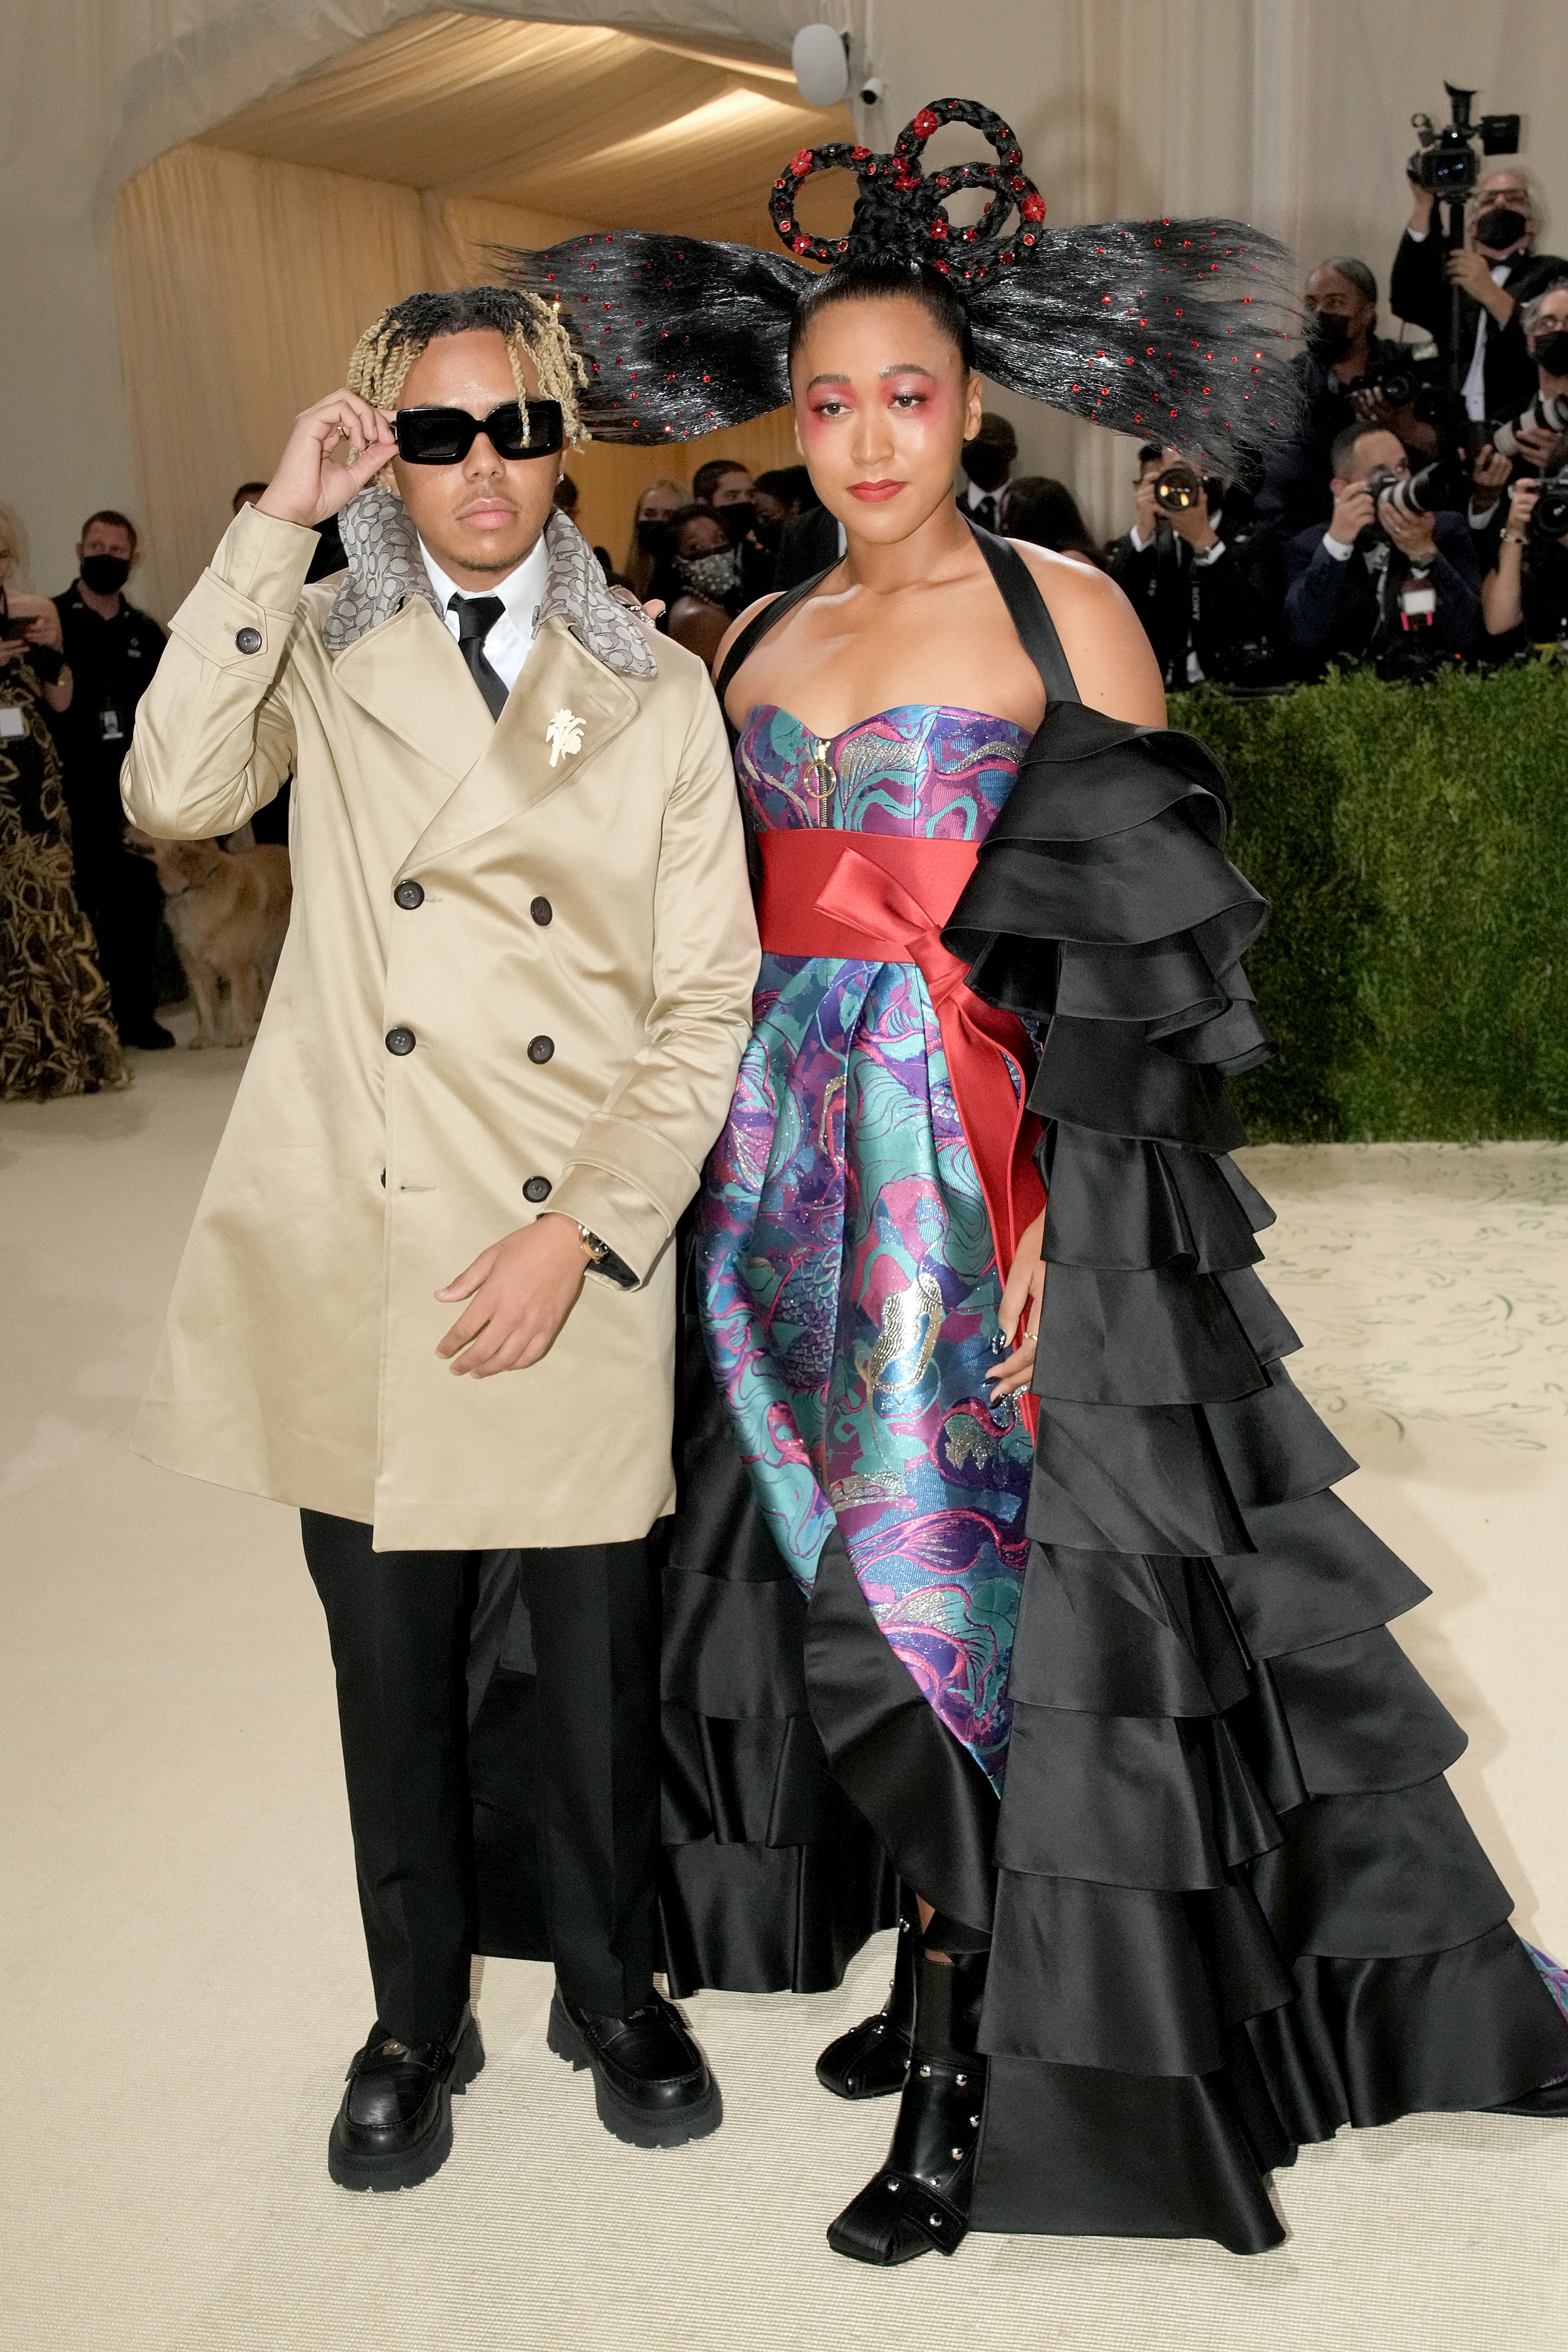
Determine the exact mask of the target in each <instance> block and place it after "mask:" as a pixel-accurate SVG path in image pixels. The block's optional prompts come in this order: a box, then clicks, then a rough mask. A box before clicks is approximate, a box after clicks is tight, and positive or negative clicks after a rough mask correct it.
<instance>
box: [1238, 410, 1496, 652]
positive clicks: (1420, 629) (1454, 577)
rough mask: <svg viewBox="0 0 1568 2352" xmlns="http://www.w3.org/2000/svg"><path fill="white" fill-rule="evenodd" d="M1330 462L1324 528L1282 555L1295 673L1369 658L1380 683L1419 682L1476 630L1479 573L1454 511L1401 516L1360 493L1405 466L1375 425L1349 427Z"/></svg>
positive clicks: (1383, 499) (1376, 497)
mask: <svg viewBox="0 0 1568 2352" xmlns="http://www.w3.org/2000/svg"><path fill="white" fill-rule="evenodd" d="M1332 465H1333V478H1332V488H1333V494H1334V505H1333V512H1332V515H1331V518H1330V520H1329V527H1328V529H1327V530H1320V528H1319V527H1318V525H1317V524H1316V523H1313V524H1311V525H1310V528H1309V529H1308V530H1303V531H1300V532H1299V533H1298V534H1297V536H1296V537H1295V538H1294V539H1292V540H1291V541H1289V545H1288V546H1287V548H1286V550H1285V568H1286V582H1287V585H1286V590H1285V626H1286V629H1287V632H1288V633H1289V637H1290V640H1291V643H1292V644H1293V645H1294V646H1296V648H1297V651H1298V654H1299V656H1300V664H1301V667H1302V670H1303V672H1304V674H1305V675H1306V676H1308V677H1321V675H1322V673H1323V671H1324V670H1325V669H1326V668H1327V667H1328V665H1329V664H1330V662H1331V661H1339V662H1360V661H1371V662H1372V663H1373V665H1374V666H1375V667H1376V668H1377V670H1378V672H1379V674H1380V675H1382V676H1384V677H1421V676H1425V675H1426V674H1428V673H1429V672H1431V671H1432V670H1434V669H1436V667H1439V666H1440V665H1441V664H1442V663H1443V662H1445V661H1447V660H1451V659H1452V658H1453V657H1454V656H1457V655H1459V654H1463V653H1465V652H1468V649H1469V648H1470V646H1473V645H1474V644H1475V643H1476V641H1477V639H1478V637H1479V634H1480V626H1481V605H1480V575H1479V571H1478V569H1477V566H1476V559H1475V553H1474V551H1473V549H1472V548H1471V545H1470V533H1469V527H1468V524H1467V523H1466V521H1465V519H1464V517H1463V515H1458V514H1434V515H1426V514H1415V515H1405V514H1402V513H1401V512H1400V511H1399V509H1398V508H1396V507H1395V506H1394V505H1393V504H1391V502H1390V500H1389V498H1388V496H1387V493H1386V491H1384V492H1383V493H1382V494H1379V493H1378V492H1377V490H1376V488H1375V486H1373V487H1369V484H1371V483H1372V478H1373V476H1374V475H1376V474H1379V473H1382V472H1387V473H1389V474H1392V475H1395V476H1400V477H1403V476H1405V475H1407V474H1408V473H1409V470H1410V466H1409V460H1408V459H1407V458H1406V457H1405V451H1404V448H1403V446H1401V444H1400V442H1399V440H1398V439H1397V437H1396V436H1394V434H1392V433H1389V432H1387V431H1385V430H1384V428H1383V427H1381V426H1379V425H1350V426H1348V427H1347V428H1346V430H1345V431H1344V432H1343V433H1342V434H1341V435H1340V436H1339V439H1338V440H1337V441H1336V442H1335V443H1334V446H1333V454H1332Z"/></svg>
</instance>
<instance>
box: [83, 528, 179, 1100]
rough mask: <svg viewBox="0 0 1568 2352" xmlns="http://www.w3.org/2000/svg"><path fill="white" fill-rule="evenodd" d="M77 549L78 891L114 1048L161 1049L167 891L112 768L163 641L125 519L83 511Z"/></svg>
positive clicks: (165, 1041) (124, 747)
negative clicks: (134, 838)
mask: <svg viewBox="0 0 1568 2352" xmlns="http://www.w3.org/2000/svg"><path fill="white" fill-rule="evenodd" d="M76 554H77V576H76V578H75V579H74V580H73V581H72V582H71V584H70V586H69V587H68V588H66V589H63V590H62V591H61V593H59V595H58V596H57V597H56V598H55V600H54V601H55V604H56V607H57V609H58V613H59V616H60V632H61V635H62V637H63V639H64V643H65V656H66V659H67V661H68V663H69V665H70V668H71V675H72V677H74V678H75V680H76V692H75V694H74V695H73V696H72V698H71V706H70V709H69V710H68V712H67V713H66V714H65V716H64V718H63V719H61V721H60V727H59V732H60V739H61V742H62V745H63V748H64V751H65V771H66V772H65V790H66V805H67V807H68V809H69V811H70V820H71V836H72V847H73V851H74V855H75V859H76V884H77V895H78V897H79V899H80V901H81V904H82V908H83V910H84V912H85V913H86V915H87V917H88V919H89V921H90V923H91V924H92V928H93V929H94V931H95V932H96V933H97V935H98V948H99V958H100V962H101V964H102V966H103V976H104V978H105V980H107V981H108V982H109V992H110V998H111V1000H112V1002H113V1006H114V1024H115V1026H116V1028H117V1029H118V1030H119V1032H120V1038H121V1044H122V1045H135V1046H137V1047H139V1048H140V1049H141V1050H142V1052H143V1053H162V1052H165V1051H166V1050H167V1049H168V1047H170V1046H171V1045H173V1044H174V1037H173V1035H172V1034H171V1033H170V1032H169V1031H168V1030H167V1029H165V1028H164V1026H163V1023H162V1022H161V1021H160V1020H159V1019H158V1018H157V1010H156V1006H155V1004H154V1003H153V997H154V994H155V985H154V980H153V958H154V955H155V952H156V949H157V940H158V926H159V924H160V923H161V922H162V921H163V892H162V890H160V888H159V887H158V877H157V876H156V874H154V873H153V868H152V866H151V865H150V864H149V863H148V861H147V859H146V858H144V857H136V856H132V853H131V852H130V851H129V850H128V849H127V848H126V846H125V811H124V809H123V808H122V807H121V802H120V769H121V761H123V760H124V758H125V754H126V752H127V751H128V750H129V749H130V745H131V736H132V729H133V728H134V726H135V724H136V706H137V704H138V703H139V702H140V701H141V699H142V696H143V695H144V694H145V692H146V691H147V688H149V687H150V686H151V685H152V683H153V671H154V670H155V669H156V668H157V667H158V663H159V661H160V659H161V658H162V656H163V647H164V646H165V644H166V643H167V639H166V638H165V636H164V635H163V630H162V629H161V628H160V627H159V625H158V624H157V622H156V621H154V620H153V618H152V616H151V614H147V613H143V612H142V611H141V610H139V608H138V607H137V606H136V605H134V604H132V603H131V601H130V599H129V597H127V596H125V595H124V594H122V593H121V591H122V590H123V589H124V587H125V584H126V582H127V581H128V580H129V579H130V577H131V574H132V572H134V571H135V569H136V566H137V564H138V563H139V562H141V560H142V550H141V546H140V543H139V541H138V540H137V536H136V526H135V524H134V523H133V522H132V520H130V518H129V517H128V516H126V515H122V514H121V512H120V511H119V509H117V508H112V507H103V508H100V509H99V511H98V512H97V513H96V514H90V515H89V517H88V519H87V520H86V522H84V523H83V525H82V528H81V537H80V539H79V541H78V542H77V551H76Z"/></svg>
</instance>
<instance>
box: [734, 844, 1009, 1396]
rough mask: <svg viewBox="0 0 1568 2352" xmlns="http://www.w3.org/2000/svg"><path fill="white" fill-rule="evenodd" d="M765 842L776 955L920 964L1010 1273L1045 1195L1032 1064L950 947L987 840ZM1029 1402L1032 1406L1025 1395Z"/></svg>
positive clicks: (1000, 1256)
mask: <svg viewBox="0 0 1568 2352" xmlns="http://www.w3.org/2000/svg"><path fill="white" fill-rule="evenodd" d="M757 845H758V847H759V849H760V851H761V853H762V860H763V891H762V900H761V903H760V905H759V907H758V909H757V924H758V929H760V931H761V932H762V939H763V947H764V948H765V949H766V950H768V951H769V953H770V954H773V955H786V956H841V957H844V958H845V959H846V960H848V961H855V962H867V963H912V964H913V965H914V966H915V967H916V969H917V970H918V971H919V972H920V975H921V979H922V980H923V981H924V982H925V984H926V991H927V993H928V994H929V996H930V998H931V1004H932V1006H933V1008H934V1010H935V1013H936V1017H937V1022H938V1024H939V1025H940V1027H941V1030H942V1050H943V1052H944V1053H945V1054H946V1055H947V1069H948V1076H949V1077H950V1078H951V1080H952V1093H953V1099H954V1101H955V1102H956V1104H957V1106H958V1116H959V1118H960V1120H961V1122H962V1124H963V1135H964V1140H965V1141H966V1142H967V1144H968V1146H969V1153H970V1157H971V1159H972V1160H973V1162H974V1171H975V1174H976V1175H977V1176H978V1177H979V1180H980V1190H981V1192H982V1193H983V1195H984V1201H985V1208H986V1213H987V1214H988V1216H989V1217H990V1220H991V1233H992V1237H993V1239H994V1242H995V1244H996V1262H997V1265H998V1266H999V1267H1000V1269H1001V1272H1002V1275H1003V1276H1004V1277H1005V1276H1006V1273H1007V1269H1008V1268H1009V1266H1010V1265H1012V1263H1013V1257H1014V1254H1015V1252H1016V1249H1017V1246H1018V1236H1019V1235H1020V1234H1022V1233H1023V1232H1024V1230H1025V1228H1026V1226H1027V1225H1029V1224H1031V1223H1033V1222H1034V1220H1035V1218H1036V1217H1037V1216H1038V1215H1039V1213H1040V1211H1041V1209H1042V1208H1043V1207H1044V1206H1045V1201H1046V1194H1045V1188H1044V1186H1043V1185H1042V1184H1041V1182H1040V1178H1039V1172H1038V1171H1037V1168H1036V1166H1035V1161H1034V1156H1033V1155H1034V1147H1035V1144H1036V1142H1037V1139H1038V1136H1039V1131H1040V1122H1039V1120H1038V1119H1037V1118H1035V1117H1034V1116H1033V1114H1032V1113H1031V1112H1029V1111H1028V1110H1026V1108H1025V1107H1024V1097H1025V1096H1026V1093H1027V1091H1028V1079H1029V1072H1030V1066H1031V1063H1032V1060H1033V1055H1032V1054H1031V1052H1030V1047H1029V1041H1028V1038H1027V1036H1026V1034H1025V1031H1024V1029H1023V1026H1022V1024H1020V1023H1019V1022H1017V1021H1016V1020H1015V1019H1014V1017H1013V1015H1012V1014H1011V1013H1002V1012H999V1011H998V1010H997V1009H996V1007H995V1006H994V1005H991V1004H987V1003H985V1002H984V999H983V998H981V997H978V996H976V995H975V993H974V992H973V989H972V988H968V987H966V986H965V985H964V978H963V975H964V972H965V971H966V970H967V966H966V965H964V964H963V963H962V962H961V961H960V960H959V959H958V957H957V956H955V955H950V954H949V953H948V951H947V950H946V949H945V948H944V947H943V946H942V925H943V924H944V923H945V922H946V921H947V920H948V919H949V918H950V916H951V915H952V910H953V908H954V907H956V906H957V904H958V900H959V897H960V894H961V892H962V891H963V886H964V884H965V883H966V882H967V881H968V879H969V877H970V876H971V875H972V874H973V871H974V861H975V858H976V856H978V854H979V845H978V843H976V842H973V841H921V840H915V839H912V838H910V836H909V835H905V834H892V833H837V832H832V831H830V830H829V829H828V828H827V827H826V826H801V827H800V828H799V829H790V830H785V831H782V832H777V833H763V834H760V835H758V836H757ZM1021 1402H1026V1404H1027V1405H1028V1406H1030V1407H1032V1406H1033V1404H1034V1399H1033V1398H1032V1397H1028V1396H1027V1395H1026V1396H1025V1397H1024V1398H1023V1399H1021Z"/></svg>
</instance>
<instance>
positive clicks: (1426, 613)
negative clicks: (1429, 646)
mask: <svg viewBox="0 0 1568 2352" xmlns="http://www.w3.org/2000/svg"><path fill="white" fill-rule="evenodd" d="M1436 617H1437V591H1436V588H1434V587H1433V585H1432V582H1431V578H1430V575H1429V574H1428V573H1427V572H1412V573H1411V574H1410V577H1409V579H1408V580H1407V581H1406V582H1405V585H1404V587H1403V588H1402V589H1401V590H1400V592H1399V625H1400V627H1401V628H1402V629H1429V628H1430V627H1431V626H1432V625H1433V623H1434V622H1435V621H1436Z"/></svg>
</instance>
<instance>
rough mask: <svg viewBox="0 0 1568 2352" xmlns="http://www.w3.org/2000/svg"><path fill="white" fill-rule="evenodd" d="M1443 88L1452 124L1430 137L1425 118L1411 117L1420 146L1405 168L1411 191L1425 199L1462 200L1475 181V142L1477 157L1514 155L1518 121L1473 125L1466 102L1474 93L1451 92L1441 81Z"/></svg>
mask: <svg viewBox="0 0 1568 2352" xmlns="http://www.w3.org/2000/svg"><path fill="white" fill-rule="evenodd" d="M1443 87H1444V89H1446V90H1447V93H1448V102H1449V104H1450V105H1451V106H1452V108H1453V110H1454V119H1453V121H1451V122H1449V123H1447V124H1445V126H1444V128H1443V129H1442V130H1441V131H1435V130H1434V129H1433V128H1432V118H1431V116H1430V115H1429V114H1413V115H1412V116H1411V118H1410V121H1411V123H1412V126H1413V127H1414V129H1415V136H1416V138H1417V139H1418V140H1419V141H1420V142H1421V143H1420V145H1419V146H1418V147H1417V148H1416V150H1415V154H1414V155H1412V156H1411V158H1410V160H1409V162H1408V163H1406V164H1405V170H1406V172H1408V173H1409V174H1410V177H1411V178H1412V179H1413V180H1414V181H1415V184H1416V186H1417V187H1418V188H1425V189H1426V191H1427V192H1428V194H1431V195H1434V196H1466V195H1468V194H1469V192H1470V190H1471V189H1472V188H1473V187H1474V186H1475V184H1476V183H1477V181H1478V180H1479V178H1480V176H1481V165H1480V157H1479V155H1478V154H1477V153H1476V142H1477V140H1478V139H1479V141H1480V143H1481V152H1482V154H1486V155H1517V154H1518V152H1519V117H1518V115H1517V114H1483V115H1482V117H1481V119H1480V121H1479V122H1472V121H1470V100H1472V99H1473V98H1474V96H1475V94H1476V93H1475V91H1474V90H1473V89H1455V88H1454V85H1453V83H1452V82H1451V81H1446V82H1445V83H1444V84H1443Z"/></svg>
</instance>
